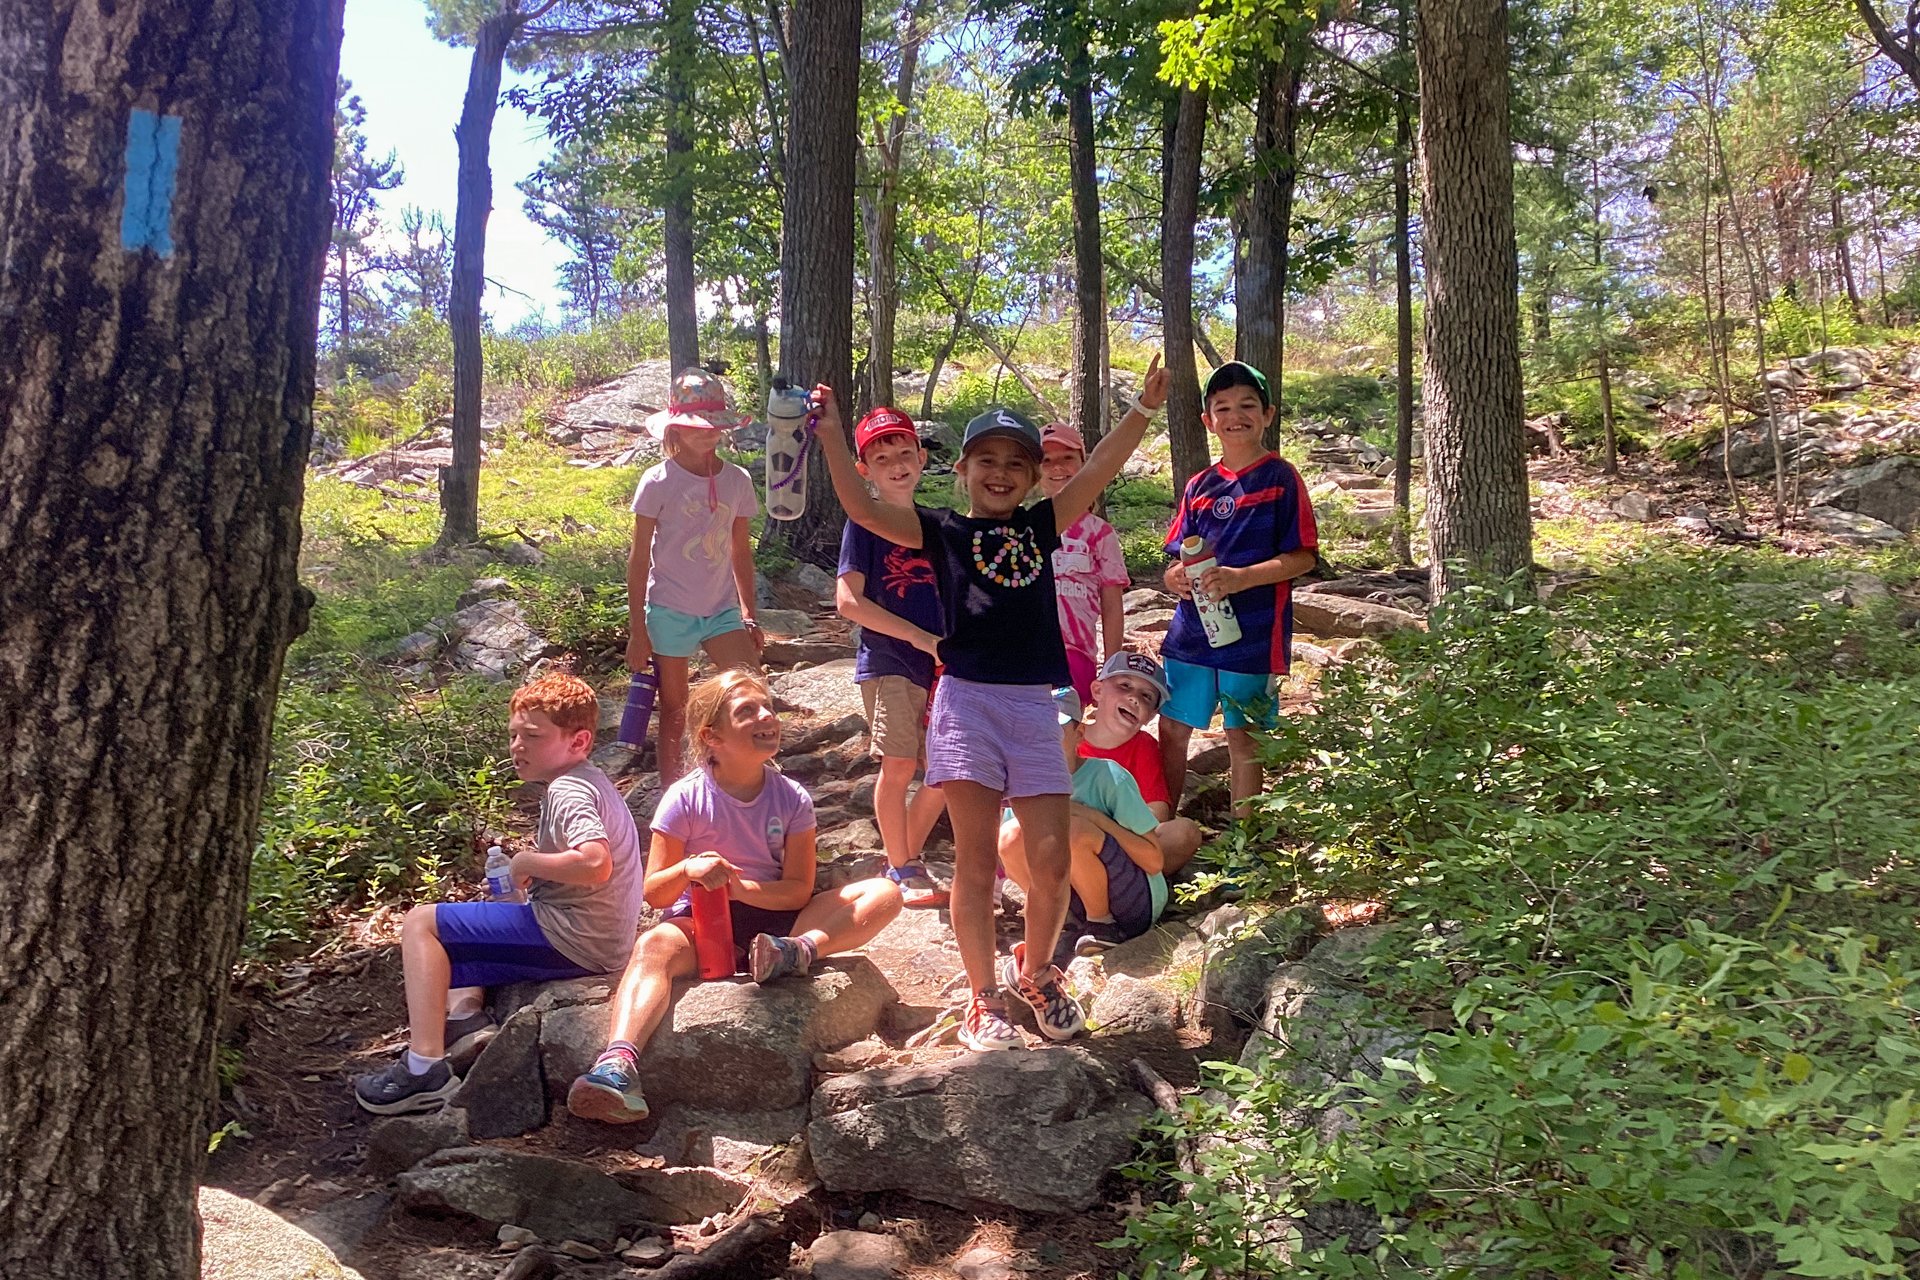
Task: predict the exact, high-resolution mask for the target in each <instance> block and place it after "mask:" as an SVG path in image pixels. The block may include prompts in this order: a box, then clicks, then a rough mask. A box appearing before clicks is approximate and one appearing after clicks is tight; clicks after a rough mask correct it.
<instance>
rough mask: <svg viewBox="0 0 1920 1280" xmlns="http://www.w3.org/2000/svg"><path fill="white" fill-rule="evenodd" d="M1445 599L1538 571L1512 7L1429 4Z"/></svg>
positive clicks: (1426, 117)
mask: <svg viewBox="0 0 1920 1280" xmlns="http://www.w3.org/2000/svg"><path fill="white" fill-rule="evenodd" d="M1415 54H1416V58H1417V61H1418V64H1419V69H1420V173H1421V181H1422V205H1421V210H1422V220H1423V225H1424V226H1425V228H1426V239H1425V245H1424V249H1425V252H1424V256H1425V260H1426V268H1427V317H1426V352H1427V373H1426V380H1425V384H1424V387H1423V393H1424V398H1425V402H1426V433H1427V526H1428V529H1429V531H1430V535H1431V545H1432V556H1433V580H1434V587H1435V592H1436V594H1444V593H1446V592H1449V591H1452V590H1454V589H1456V588H1458V587H1460V586H1461V585H1463V583H1464V581H1465V580H1466V578H1467V577H1470V576H1475V575H1485V576H1491V577H1497V578H1504V577H1506V576H1508V575H1510V574H1513V573H1517V572H1520V571H1523V570H1526V569H1528V568H1530V567H1531V565H1532V563H1533V521H1532V516H1531V513H1530V511H1529V508H1528V500H1527V450H1526V441H1525V435H1524V427H1523V425H1522V424H1523V420H1524V417H1525V408H1524V402H1523V399H1522V394H1521V384H1520V348H1519V339H1518V327H1519V316H1518V314H1517V310H1518V304H1517V297H1518V293H1517V287H1516V286H1517V283H1518V277H1519V264H1518V260H1517V257H1516V254H1515V249H1514V237H1513V153H1512V150H1511V147H1510V144H1509V140H1508V120H1507V8H1506V5H1505V3H1504V2H1503V0H1427V3H1426V4H1424V5H1422V6H1421V9H1420V34H1419V39H1418V40H1417V41H1416V42H1415Z"/></svg>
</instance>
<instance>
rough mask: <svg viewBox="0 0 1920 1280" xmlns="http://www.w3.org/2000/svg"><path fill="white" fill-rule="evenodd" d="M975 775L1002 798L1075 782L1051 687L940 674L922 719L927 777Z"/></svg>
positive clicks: (1060, 791)
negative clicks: (926, 718)
mask: <svg viewBox="0 0 1920 1280" xmlns="http://www.w3.org/2000/svg"><path fill="white" fill-rule="evenodd" d="M944 782H977V783H979V784H980V785H981V786H983V787H991V788H992V789H993V790H995V791H998V792H1000V793H1001V794H1002V795H1003V796H1006V797H1007V798H1008V799H1018V798H1019V797H1021V796H1051V795H1062V796H1063V795H1066V794H1067V793H1069V792H1070V791H1072V790H1073V777H1072V775H1071V774H1069V773H1068V772H1067V757H1066V751H1065V749H1064V748H1062V747H1061V745H1060V719H1059V716H1058V715H1057V714H1056V713H1055V711H1054V707H1053V691H1052V690H1050V689H1048V688H1047V686H1045V685H1043V684H976V683H975V682H973V681H971V680H962V679H959V678H958V677H956V676H952V675H942V676H941V677H940V683H939V686H938V687H937V688H936V690H935V691H934V695H933V715H932V718H931V719H930V720H929V721H928V722H927V785H928V786H930V787H937V786H939V785H940V784H941V783H944Z"/></svg>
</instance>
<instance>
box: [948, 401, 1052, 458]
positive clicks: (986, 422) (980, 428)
mask: <svg viewBox="0 0 1920 1280" xmlns="http://www.w3.org/2000/svg"><path fill="white" fill-rule="evenodd" d="M993 436H1005V437H1006V438H1007V439H1009V440H1017V441H1018V442H1019V443H1020V445H1021V447H1022V448H1024V449H1025V450H1026V451H1027V452H1028V453H1029V454H1031V455H1033V460H1034V461H1035V462H1038V461H1040V457H1041V454H1042V452H1043V450H1042V449H1041V448H1040V428H1039V427H1036V426H1034V425H1033V424H1032V423H1031V422H1029V421H1027V420H1026V419H1025V418H1023V417H1021V416H1020V415H1019V414H1017V413H1015V412H1014V411H1013V410H1011V409H1008V408H1006V407H1004V406H1002V405H995V406H994V407H993V408H991V409H989V410H987V411H986V412H985V413H982V414H979V415H977V416H976V417H975V418H974V419H973V421H971V422H969V423H967V430H966V434H965V435H963V436H961V438H960V456H961V457H965V456H966V455H967V452H968V451H969V450H971V449H972V448H973V446H974V442H975V441H978V440H986V439H989V438H991V437H993Z"/></svg>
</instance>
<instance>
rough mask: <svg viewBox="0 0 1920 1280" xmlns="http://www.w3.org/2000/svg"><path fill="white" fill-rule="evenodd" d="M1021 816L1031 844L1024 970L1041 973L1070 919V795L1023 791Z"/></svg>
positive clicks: (1016, 806) (1018, 804)
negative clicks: (1031, 794) (1029, 793)
mask: <svg viewBox="0 0 1920 1280" xmlns="http://www.w3.org/2000/svg"><path fill="white" fill-rule="evenodd" d="M1011 803H1012V805H1013V812H1014V816H1015V817H1017V818H1019V819H1020V829H1021V832H1022V833H1023V842H1024V844H1025V845H1026V854H1027V870H1028V873H1029V879H1030V880H1031V881H1032V883H1030V884H1028V885H1026V886H1024V887H1025V888H1026V891H1027V934H1026V944H1027V945H1026V957H1025V959H1026V963H1025V965H1024V966H1023V972H1025V974H1026V975H1027V976H1028V977H1030V978H1031V977H1037V976H1039V975H1040V974H1042V973H1045V972H1046V971H1047V966H1048V965H1050V964H1052V963H1053V948H1054V944H1055V943H1057V942H1059V941H1060V926H1061V925H1062V924H1064V923H1065V922H1066V919H1067V872H1068V869H1069V867H1070V866H1071V864H1072V858H1073V851H1072V850H1071V848H1069V846H1068V819H1067V815H1068V808H1067V797H1066V796H1065V795H1047V796H1021V797H1020V798H1019V799H1017V800H1014V801H1012V802H1011Z"/></svg>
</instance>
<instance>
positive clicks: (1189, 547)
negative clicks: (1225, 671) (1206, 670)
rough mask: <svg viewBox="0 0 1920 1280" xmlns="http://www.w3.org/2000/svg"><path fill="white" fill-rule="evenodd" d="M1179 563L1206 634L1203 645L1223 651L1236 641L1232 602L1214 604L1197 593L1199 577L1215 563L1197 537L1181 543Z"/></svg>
mask: <svg viewBox="0 0 1920 1280" xmlns="http://www.w3.org/2000/svg"><path fill="white" fill-rule="evenodd" d="M1180 563H1181V564H1182V565H1183V566H1185V567H1186V570H1187V578H1188V580H1189V581H1190V582H1191V583H1192V584H1193V607H1194V609H1195V610H1197V611H1198V612H1199V614H1200V629H1201V630H1202V631H1204V632H1206V633H1207V643H1208V644H1210V645H1212V646H1213V647H1214V648H1216V649H1223V648H1225V647H1226V646H1227V645H1230V644H1233V643H1234V642H1235V641H1237V640H1239V639H1240V619H1238V618H1236V617H1234V616H1233V602H1232V601H1231V600H1228V599H1227V598H1226V597H1225V596H1221V597H1220V598H1219V599H1218V600H1216V599H1214V598H1213V597H1212V596H1210V595H1208V594H1207V593H1206V592H1205V591H1202V590H1201V589H1200V576H1201V575H1202V574H1204V573H1205V572H1206V571H1207V570H1209V569H1211V568H1213V567H1214V565H1215V564H1216V563H1218V562H1217V561H1216V560H1215V559H1214V558H1213V551H1212V549H1211V548H1209V547H1208V546H1207V542H1206V539H1204V538H1202V537H1200V536H1199V535H1198V534H1195V535H1194V536H1192V537H1190V538H1186V539H1183V540H1182V541H1181V543H1180Z"/></svg>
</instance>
